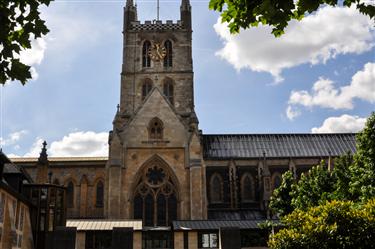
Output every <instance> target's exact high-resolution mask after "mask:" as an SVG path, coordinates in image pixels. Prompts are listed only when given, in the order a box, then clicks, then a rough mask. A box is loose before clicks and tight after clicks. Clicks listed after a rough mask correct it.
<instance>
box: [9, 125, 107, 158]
mask: <svg viewBox="0 0 375 249" xmlns="http://www.w3.org/2000/svg"><path fill="white" fill-rule="evenodd" d="M43 141H44V140H43V139H42V138H40V137H37V138H36V139H35V141H34V143H33V144H32V146H31V147H30V148H29V150H28V152H27V153H25V154H24V155H23V156H24V157H39V154H40V152H41V150H42V144H43ZM47 142H48V141H47ZM47 154H48V156H50V157H80V156H81V157H85V156H87V157H91V156H107V155H108V133H107V132H100V133H96V132H92V131H86V132H84V131H78V132H73V133H69V134H68V135H66V136H64V137H63V138H62V139H61V140H58V141H53V142H52V143H50V146H47ZM9 157H20V156H19V155H15V154H11V156H9Z"/></svg>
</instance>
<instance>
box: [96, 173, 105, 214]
mask: <svg viewBox="0 0 375 249" xmlns="http://www.w3.org/2000/svg"><path fill="white" fill-rule="evenodd" d="M93 192H94V198H93V205H94V207H97V208H102V207H103V206H104V192H105V180H104V177H102V176H99V177H97V178H96V179H95V180H94V183H93Z"/></svg>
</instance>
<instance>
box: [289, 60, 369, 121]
mask: <svg viewBox="0 0 375 249" xmlns="http://www.w3.org/2000/svg"><path fill="white" fill-rule="evenodd" d="M374 82H375V63H371V62H369V63H367V64H365V66H364V67H363V69H362V70H361V71H358V72H357V73H355V74H354V75H353V77H352V81H351V83H350V84H349V85H346V86H343V87H340V88H336V87H335V86H334V82H333V81H332V80H330V79H325V78H322V77H321V78H319V80H318V81H316V82H315V83H314V86H313V87H312V89H311V91H310V92H308V91H305V90H302V91H292V92H291V94H290V97H289V101H288V104H289V105H288V107H287V110H286V113H287V116H288V118H289V115H288V113H289V112H290V110H291V109H292V106H293V109H294V111H295V112H296V111H297V107H296V105H301V106H305V107H314V106H319V107H323V108H331V109H335V110H339V109H353V107H354V104H353V100H354V99H361V100H364V101H368V102H370V103H375V83H374ZM289 119H291V120H292V119H293V118H289Z"/></svg>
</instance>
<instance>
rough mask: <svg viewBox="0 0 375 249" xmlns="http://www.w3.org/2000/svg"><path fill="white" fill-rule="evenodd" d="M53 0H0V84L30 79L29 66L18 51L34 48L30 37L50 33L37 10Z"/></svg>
mask: <svg viewBox="0 0 375 249" xmlns="http://www.w3.org/2000/svg"><path fill="white" fill-rule="evenodd" d="M50 2H51V0H8V1H0V84H5V82H7V81H9V80H12V81H13V80H18V81H20V82H21V83H22V84H25V83H26V81H27V80H28V79H31V73H30V66H28V65H25V64H23V63H22V62H21V61H20V59H19V54H20V52H21V51H22V50H23V49H29V48H31V41H32V40H33V39H36V38H39V37H41V36H42V35H45V34H47V33H48V31H49V30H48V29H47V27H46V25H45V21H43V20H42V19H41V18H40V12H39V11H38V9H39V7H40V6H41V5H46V6H48V5H49V3H50Z"/></svg>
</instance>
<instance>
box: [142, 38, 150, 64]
mask: <svg viewBox="0 0 375 249" xmlns="http://www.w3.org/2000/svg"><path fill="white" fill-rule="evenodd" d="M150 48H151V43H150V42H149V41H145V42H144V43H143V48H142V66H143V67H150V66H151V58H150V55H149V51H150Z"/></svg>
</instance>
